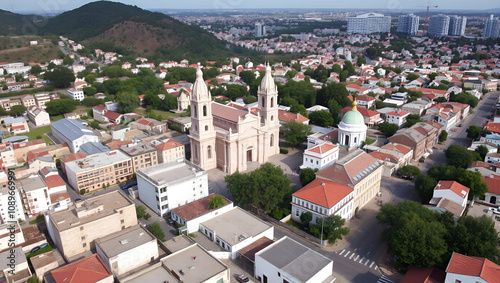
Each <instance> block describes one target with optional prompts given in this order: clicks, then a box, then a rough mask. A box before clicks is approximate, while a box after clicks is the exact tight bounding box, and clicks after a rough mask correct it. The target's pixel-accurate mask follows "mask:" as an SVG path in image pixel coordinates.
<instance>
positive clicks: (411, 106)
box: [401, 100, 432, 116]
mask: <svg viewBox="0 0 500 283" xmlns="http://www.w3.org/2000/svg"><path fill="white" fill-rule="evenodd" d="M431 106H432V102H431V101H426V100H416V101H413V102H410V103H406V104H405V105H403V106H402V107H401V110H402V111H406V112H410V114H417V115H419V116H422V114H423V113H424V112H425V110H426V109H427V108H429V107H431Z"/></svg>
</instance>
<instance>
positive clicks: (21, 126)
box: [12, 125, 24, 130]
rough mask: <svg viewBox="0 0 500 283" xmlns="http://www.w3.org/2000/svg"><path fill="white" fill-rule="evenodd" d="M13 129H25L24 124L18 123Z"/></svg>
mask: <svg viewBox="0 0 500 283" xmlns="http://www.w3.org/2000/svg"><path fill="white" fill-rule="evenodd" d="M12 129H13V130H17V129H24V125H17V126H13V127H12Z"/></svg>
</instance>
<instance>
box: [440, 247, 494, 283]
mask: <svg viewBox="0 0 500 283" xmlns="http://www.w3.org/2000/svg"><path fill="white" fill-rule="evenodd" d="M446 272H447V273H454V274H462V275H467V276H474V277H480V278H482V279H484V280H486V281H487V282H499V278H500V266H498V265H497V264H495V263H493V262H491V261H490V260H489V259H486V258H483V257H476V256H466V255H462V254H459V253H455V252H454V253H453V255H452V256H451V259H450V262H449V263H448V268H446ZM471 280H472V278H471Z"/></svg>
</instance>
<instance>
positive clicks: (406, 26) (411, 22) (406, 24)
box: [398, 14, 419, 35]
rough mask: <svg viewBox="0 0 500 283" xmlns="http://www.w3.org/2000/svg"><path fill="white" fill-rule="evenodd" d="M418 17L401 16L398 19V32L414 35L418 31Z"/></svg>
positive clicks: (412, 15) (411, 15) (410, 15)
mask: <svg viewBox="0 0 500 283" xmlns="http://www.w3.org/2000/svg"><path fill="white" fill-rule="evenodd" d="M418 25H419V17H418V16H415V15H414V14H408V15H401V16H399V19H398V32H401V33H406V34H409V35H416V34H417V31H418Z"/></svg>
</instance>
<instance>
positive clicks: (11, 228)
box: [0, 221, 25, 251]
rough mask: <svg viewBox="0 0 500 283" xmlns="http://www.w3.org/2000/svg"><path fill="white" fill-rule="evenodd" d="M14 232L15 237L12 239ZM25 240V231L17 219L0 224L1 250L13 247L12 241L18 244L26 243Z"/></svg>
mask: <svg viewBox="0 0 500 283" xmlns="http://www.w3.org/2000/svg"><path fill="white" fill-rule="evenodd" d="M12 234H13V235H14V239H12V240H11V236H10V235H12ZM24 241H25V240H24V235H23V231H22V229H21V226H19V223H18V222H17V221H14V222H10V223H4V224H0V251H3V250H5V249H7V248H9V247H11V246H12V243H14V244H15V245H16V246H18V245H21V244H22V243H24ZM9 243H10V246H9Z"/></svg>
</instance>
